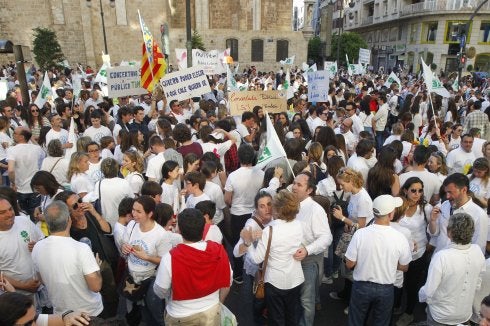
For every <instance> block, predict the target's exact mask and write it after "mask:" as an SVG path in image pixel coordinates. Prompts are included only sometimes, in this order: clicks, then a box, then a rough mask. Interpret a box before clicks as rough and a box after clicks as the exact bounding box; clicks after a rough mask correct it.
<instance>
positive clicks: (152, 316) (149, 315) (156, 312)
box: [141, 279, 165, 326]
mask: <svg viewBox="0 0 490 326" xmlns="http://www.w3.org/2000/svg"><path fill="white" fill-rule="evenodd" d="M154 283H155V279H153V281H152V282H151V284H150V286H149V287H148V291H147V292H146V295H145V298H144V301H145V305H144V307H143V309H142V310H141V316H142V319H143V321H144V322H145V323H146V325H159V326H164V325H165V319H164V313H165V301H164V300H162V299H160V298H159V297H157V295H156V294H155V292H153V284H154Z"/></svg>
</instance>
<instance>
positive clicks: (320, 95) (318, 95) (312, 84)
mask: <svg viewBox="0 0 490 326" xmlns="http://www.w3.org/2000/svg"><path fill="white" fill-rule="evenodd" d="M328 76H329V71H328V70H319V71H310V72H308V101H309V102H327V101H328V87H329V86H328V82H329V80H328Z"/></svg>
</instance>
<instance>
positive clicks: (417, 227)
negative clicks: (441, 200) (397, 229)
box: [398, 204, 432, 260]
mask: <svg viewBox="0 0 490 326" xmlns="http://www.w3.org/2000/svg"><path fill="white" fill-rule="evenodd" d="M424 210H425V214H424V211H422V209H421V208H420V205H417V210H416V211H415V213H414V214H413V215H412V216H406V215H403V216H402V217H401V219H400V220H399V221H398V224H399V225H400V226H403V227H405V228H407V229H408V230H410V232H411V234H412V236H411V237H412V239H413V241H414V242H415V245H416V250H415V251H413V252H412V258H413V260H416V259H419V258H420V257H422V255H423V254H424V252H425V249H426V246H427V232H426V229H427V223H428V220H429V219H430V213H431V211H432V206H431V205H430V204H426V205H425V208H424Z"/></svg>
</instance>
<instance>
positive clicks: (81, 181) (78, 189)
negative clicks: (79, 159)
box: [70, 173, 94, 194]
mask: <svg viewBox="0 0 490 326" xmlns="http://www.w3.org/2000/svg"><path fill="white" fill-rule="evenodd" d="M70 185H71V191H73V192H74V193H76V194H81V193H84V192H85V193H89V192H92V191H93V190H94V182H93V181H92V179H90V177H89V176H88V174H87V173H76V174H74V175H73V176H72V177H71V180H70Z"/></svg>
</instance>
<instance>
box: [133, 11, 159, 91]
mask: <svg viewBox="0 0 490 326" xmlns="http://www.w3.org/2000/svg"><path fill="white" fill-rule="evenodd" d="M138 17H139V19H140V29H141V34H142V35H143V44H144V45H145V51H146V52H147V53H146V57H147V58H149V54H148V49H147V48H146V42H145V32H144V31H143V24H142V20H141V14H140V10H139V9H138ZM154 42H155V41H154V40H153V35H152V36H151V51H152V52H153V47H154V46H155V45H154ZM164 58H165V56H164ZM164 60H165V59H164ZM154 61H155V58H154V57H153V53H152V55H151V60H148V62H149V63H150V73H151V84H155V76H154V75H153V66H154ZM151 84H150V85H151ZM152 89H155V85H153V88H152Z"/></svg>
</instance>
